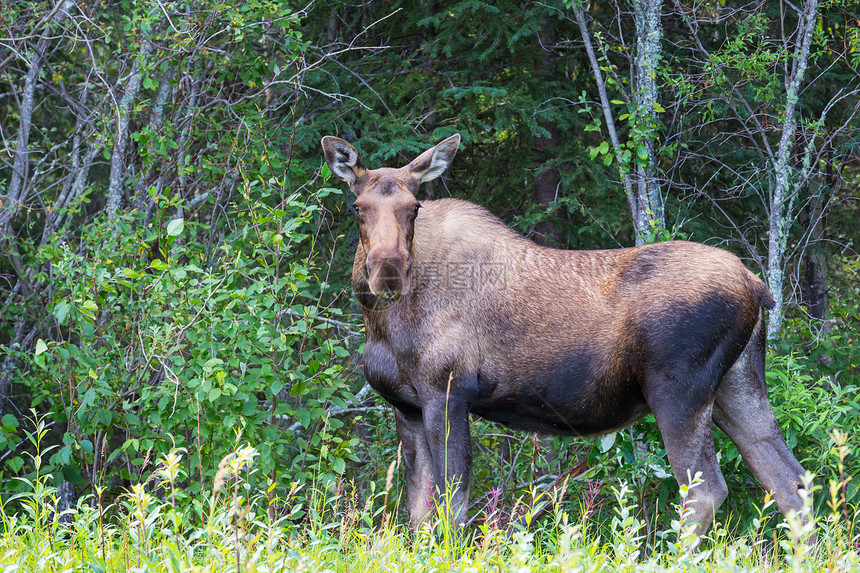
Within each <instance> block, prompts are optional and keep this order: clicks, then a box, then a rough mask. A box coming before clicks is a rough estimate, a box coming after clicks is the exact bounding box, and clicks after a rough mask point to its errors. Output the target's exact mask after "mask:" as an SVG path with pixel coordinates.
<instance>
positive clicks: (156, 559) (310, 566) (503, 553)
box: [0, 424, 860, 573]
mask: <svg viewBox="0 0 860 573" xmlns="http://www.w3.org/2000/svg"><path fill="white" fill-rule="evenodd" d="M43 427H44V424H42V429H43ZM41 431H42V430H39V431H38V432H37V434H36V438H35V439H36V442H38V436H39V435H40V433H41ZM833 438H834V442H835V443H836V447H835V449H834V455H835V456H836V457H837V458H839V459H844V457H845V456H846V455H847V453H848V446H847V445H846V443H845V442H846V439H845V438H846V437H845V436H844V435H834V436H833ZM182 454H183V452H181V451H178V450H174V451H171V452H170V453H169V454H168V455H166V456H165V457H164V458H163V459H162V460H160V465H159V469H158V471H157V472H155V473H154V474H153V476H152V477H151V478H150V479H149V480H148V481H147V482H146V483H143V484H137V485H135V486H133V487H132V488H131V491H130V492H128V493H127V494H126V495H125V496H123V497H122V498H121V499H120V500H119V501H118V503H116V504H115V505H111V506H107V507H102V506H101V503H100V502H99V501H98V499H95V498H90V499H89V500H87V501H85V502H84V503H83V504H82V505H81V506H80V507H79V508H77V509H75V510H70V511H68V512H67V513H66V514H63V515H59V514H58V513H57V512H56V511H55V508H56V504H57V499H56V492H55V491H54V489H53V488H51V487H49V486H48V485H47V483H48V479H47V476H45V475H40V474H39V473H38V467H39V465H40V462H39V457H38V456H36V457H34V458H33V460H32V462H33V463H34V465H35V467H36V468H37V471H36V473H35V478H34V480H33V481H31V482H28V483H27V486H28V488H29V490H28V491H27V492H26V493H24V494H22V495H19V496H17V497H16V498H15V499H13V500H12V501H10V502H9V503H7V504H6V505H5V506H4V507H0V519H2V522H0V532H2V534H0V571H3V572H6V571H10V572H11V571H21V572H25V571H26V572H29V571H32V572H42V571H72V570H75V571H165V572H167V571H213V572H215V571H218V572H222V571H249V572H250V571H261V572H262V571H267V572H268V571H285V572H286V571H289V572H298V571H344V572H347V571H348V572H352V571H361V572H363V571H373V572H382V571H416V572H418V571H421V572H432V571H464V572H465V571H469V572H473V571H474V572H481V571H487V572H497V571H517V572H526V571H550V572H556V571H557V572H562V571H565V572H566V571H607V572H616V571H631V572H639V571H642V572H645V571H732V572H735V571H751V572H753V571H754V572H755V573H764V572H767V571H782V570H790V571H809V572H812V571H844V572H851V571H857V572H860V555H858V551H857V545H858V541H860V536H858V535H857V531H856V528H855V520H856V517H857V514H856V513H850V512H851V509H850V508H848V507H847V506H846V505H845V504H844V503H843V501H842V499H841V497H840V491H841V486H842V484H840V483H838V482H833V483H832V484H830V487H829V495H830V504H829V505H830V507H831V510H832V511H831V512H830V513H829V514H826V515H819V516H817V517H816V518H815V519H814V520H813V521H812V522H810V523H809V524H805V523H804V520H802V519H801V518H800V517H798V516H790V517H789V518H787V519H785V520H784V522H783V523H782V524H781V525H780V526H779V530H780V532H781V533H779V535H778V537H777V536H774V538H773V539H771V538H770V537H769V536H761V535H759V533H758V532H759V531H760V528H759V527H758V526H759V524H758V523H756V533H754V534H753V535H751V536H744V537H740V538H734V537H733V536H731V535H728V534H727V533H726V532H725V530H724V529H723V528H721V527H720V526H717V527H716V528H715V529H713V530H712V533H711V534H710V535H709V538H708V539H707V540H705V542H704V544H703V545H702V548H701V549H700V550H695V549H693V544H694V536H693V535H692V534H691V533H690V529H689V527H688V525H687V523H688V520H689V517H690V510H689V509H686V510H679V511H678V516H677V519H675V520H673V521H672V526H671V528H670V529H669V530H668V531H665V532H662V533H661V534H658V540H657V542H656V543H655V544H652V545H647V544H645V542H644V535H643V523H642V521H641V520H640V519H639V517H637V514H638V512H637V508H636V506H635V502H634V501H632V499H631V497H630V493H631V490H630V489H629V488H628V487H627V486H625V485H622V486H621V487H620V488H617V489H615V491H614V493H615V502H616V505H615V509H614V513H615V517H614V518H613V519H612V524H611V528H610V529H609V530H608V531H607V532H604V533H598V532H597V531H595V530H594V527H593V526H592V525H591V524H590V523H589V521H588V518H587V517H586V518H584V519H581V520H579V521H576V520H575V519H572V518H571V517H570V516H568V515H567V514H566V513H564V512H562V511H560V510H559V511H557V512H556V513H555V514H554V515H552V514H551V516H550V517H549V518H547V519H545V520H544V521H542V522H539V523H535V524H532V527H531V530H530V531H518V532H517V533H515V534H510V533H509V532H507V531H505V530H501V529H496V528H494V527H492V526H490V525H484V526H482V527H478V528H475V529H471V530H468V531H465V532H464V531H454V532H451V531H447V532H446V531H445V527H446V526H445V524H444V523H441V522H437V523H434V524H432V525H431V526H429V527H428V528H427V529H426V530H424V531H421V532H419V533H417V534H415V535H411V534H410V533H409V532H408V531H406V530H405V528H404V527H403V526H402V525H398V524H397V521H396V520H395V519H393V514H394V513H395V512H396V511H397V507H396V506H397V503H396V499H395V498H394V496H393V494H394V493H395V492H393V491H389V490H388V489H383V490H380V491H376V489H375V488H373V487H372V488H371V491H372V492H374V493H372V494H371V495H370V496H369V497H368V498H367V500H366V501H364V502H363V503H362V502H359V501H358V499H357V498H356V496H354V495H346V493H345V492H346V490H347V489H348V488H340V489H339V488H337V487H329V488H324V489H317V490H315V491H313V492H311V495H308V496H304V499H310V500H311V501H310V502H309V506H308V507H307V508H306V510H307V514H306V517H304V518H302V519H294V516H296V515H299V511H300V510H301V508H297V507H295V506H294V505H293V500H296V499H299V498H298V497H297V496H296V495H295V494H296V493H297V492H296V489H297V488H298V487H299V486H296V487H294V488H293V490H292V491H290V492H289V493H288V494H287V496H286V497H285V498H274V497H270V495H271V494H272V493H273V489H272V488H269V490H268V491H254V490H253V489H252V488H251V487H250V486H249V480H248V477H249V475H250V474H252V473H253V472H254V471H255V469H254V459H255V457H256V455H257V452H256V450H255V449H254V448H253V447H251V446H245V447H242V448H240V449H238V450H237V451H236V452H234V453H232V454H229V455H228V456H226V457H225V458H224V459H223V460H222V462H221V464H220V466H219V468H218V471H217V473H216V474H215V477H214V480H213V483H212V484H207V487H206V490H207V491H206V494H205V495H204V496H202V497H201V498H200V499H199V500H191V502H190V503H184V504H179V505H177V499H179V498H182V497H186V495H185V493H184V491H183V490H182V488H181V483H182V480H183V479H184V478H185V477H186V476H185V475H184V472H183V470H182V469H181V468H182V464H181V458H182ZM810 479H811V478H810ZM698 483H699V482H698V481H697V480H696V479H694V480H693V484H692V485H691V486H690V487H696V486H697V485H698ZM808 483H809V484H811V483H812V482H811V481H810V482H808ZM386 487H390V482H389V483H388V484H386ZM810 489H811V490H812V491H814V490H815V488H814V487H811V488H810ZM687 491H688V488H686V487H684V488H681V497H682V499H683V498H684V497H685V495H686V493H687ZM390 494H392V498H391V499H392V501H393V503H388V502H389V495H390ZM827 494H828V492H827V491H824V492H819V493H818V495H827ZM807 500H808V503H807V510H811V507H812V499H811V496H808V497H807ZM296 503H300V502H296ZM770 504H771V502H769V501H767V500H766V502H765V505H764V507H763V508H762V512H761V513H760V519H761V520H764V519H765V517H763V516H764V512H765V510H766V509H767V508H768V506H769V505H770ZM676 509H677V508H676ZM814 530H816V531H817V535H818V539H817V543H815V542H813V541H811V535H812V533H813V531H814ZM774 542H776V543H774Z"/></svg>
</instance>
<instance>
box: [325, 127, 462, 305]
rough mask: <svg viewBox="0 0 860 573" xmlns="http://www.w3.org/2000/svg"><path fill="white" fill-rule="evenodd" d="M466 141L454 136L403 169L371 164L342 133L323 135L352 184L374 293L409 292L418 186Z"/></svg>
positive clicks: (334, 165)
mask: <svg viewBox="0 0 860 573" xmlns="http://www.w3.org/2000/svg"><path fill="white" fill-rule="evenodd" d="M459 145H460V136H459V135H452V136H451V137H449V138H448V139H446V140H444V141H442V142H441V143H439V144H438V145H436V146H435V147H433V148H431V149H428V150H427V151H425V152H424V153H422V154H421V155H419V156H418V157H416V158H415V159H414V160H413V161H412V162H411V163H409V164H408V165H406V166H404V167H400V168H398V169H392V168H388V167H383V168H380V169H367V168H365V167H364V164H363V163H362V161H361V157H360V156H359V154H358V151H357V150H356V149H355V147H353V146H352V145H350V144H349V143H347V142H346V141H344V140H343V139H339V138H337V137H332V136H330V135H328V136H326V137H323V138H322V148H323V152H324V153H325V160H326V163H328V166H329V168H330V169H331V171H332V173H334V174H335V175H336V176H337V177H338V178H339V179H341V180H343V181H346V182H347V183H349V188H350V191H352V193H353V194H354V195H355V197H356V199H355V204H354V208H355V213H356V216H357V217H358V224H359V235H360V240H361V245H362V247H363V251H364V253H366V260H365V268H366V269H367V277H368V285H369V287H370V292H371V293H372V294H373V295H375V296H378V297H380V298H383V299H386V300H393V299H396V298H399V297H401V296H403V295H404V294H406V293H407V292H409V287H410V274H411V270H412V235H413V232H414V230H415V220H416V218H417V217H418V216H419V210H420V208H421V203H420V202H419V201H418V199H416V198H415V194H416V192H417V191H418V186H419V185H421V184H422V183H424V182H426V181H432V180H433V179H436V178H437V177H439V176H440V175H442V173H444V172H445V170H446V169H447V168H448V166H449V165H450V164H451V161H453V159H454V156H455V155H456V154H457V148H458V147H459Z"/></svg>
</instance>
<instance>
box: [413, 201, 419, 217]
mask: <svg viewBox="0 0 860 573" xmlns="http://www.w3.org/2000/svg"><path fill="white" fill-rule="evenodd" d="M420 208H421V203H417V204H416V205H415V210H414V211H413V212H412V216H413V217H417V216H418V209H420Z"/></svg>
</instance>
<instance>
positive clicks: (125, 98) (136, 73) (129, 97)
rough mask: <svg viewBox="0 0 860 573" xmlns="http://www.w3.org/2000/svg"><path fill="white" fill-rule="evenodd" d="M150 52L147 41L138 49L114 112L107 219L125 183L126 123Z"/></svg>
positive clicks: (116, 208)
mask: <svg viewBox="0 0 860 573" xmlns="http://www.w3.org/2000/svg"><path fill="white" fill-rule="evenodd" d="M150 52H152V44H151V43H149V42H147V43H146V44H144V46H143V48H142V49H141V51H140V54H139V56H138V59H137V60H136V61H135V62H134V64H132V68H131V75H130V76H129V78H128V81H127V82H126V84H125V90H124V92H123V95H122V100H121V101H120V104H119V108H118V109H117V112H116V134H115V135H114V142H113V151H112V153H111V159H110V183H109V185H108V196H107V205H106V207H105V210H106V211H107V216H108V220H113V219H116V216H117V213H118V212H119V204H120V201H121V200H122V194H123V185H124V184H125V176H126V173H125V148H126V145H127V144H128V124H129V122H130V121H131V112H132V109H133V105H132V104H133V103H134V98H135V97H137V92H138V90H139V89H140V82H141V80H142V79H143V70H142V68H143V65H144V63H145V62H146V58H147V56H149V54H150Z"/></svg>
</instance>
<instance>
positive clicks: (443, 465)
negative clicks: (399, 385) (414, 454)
mask: <svg viewBox="0 0 860 573" xmlns="http://www.w3.org/2000/svg"><path fill="white" fill-rule="evenodd" d="M422 406H423V411H424V428H425V430H426V436H427V443H428V444H429V446H430V453H431V454H432V456H433V480H434V483H435V484H436V490H437V491H436V499H437V503H438V504H439V508H440V510H441V511H442V512H443V515H445V517H446V518H447V519H449V520H451V519H453V522H454V523H455V524H457V525H464V524H465V523H466V517H467V514H468V509H469V484H470V482H471V479H472V437H471V434H470V433H469V405H468V403H467V402H466V401H465V400H463V399H462V398H455V397H454V396H444V395H443V396H440V397H436V398H434V399H432V400H430V401H428V402H427V403H425V404H423V405H422Z"/></svg>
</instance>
